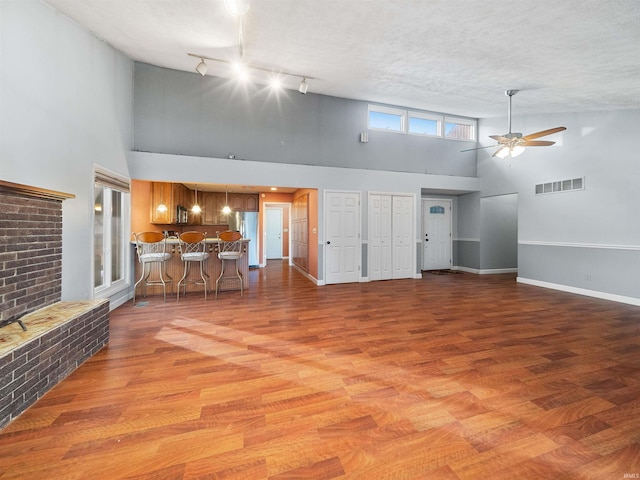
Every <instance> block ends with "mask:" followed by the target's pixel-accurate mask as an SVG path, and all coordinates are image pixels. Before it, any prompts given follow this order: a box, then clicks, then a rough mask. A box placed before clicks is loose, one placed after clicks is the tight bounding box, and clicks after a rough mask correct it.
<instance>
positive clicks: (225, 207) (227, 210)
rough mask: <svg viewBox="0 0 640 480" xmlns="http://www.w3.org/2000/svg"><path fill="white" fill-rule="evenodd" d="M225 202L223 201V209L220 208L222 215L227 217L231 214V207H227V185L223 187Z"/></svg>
mask: <svg viewBox="0 0 640 480" xmlns="http://www.w3.org/2000/svg"><path fill="white" fill-rule="evenodd" d="M225 192H226V193H225V201H224V207H222V213H224V214H225V215H229V214H230V213H231V207H230V206H229V186H228V185H227V186H226V187H225Z"/></svg>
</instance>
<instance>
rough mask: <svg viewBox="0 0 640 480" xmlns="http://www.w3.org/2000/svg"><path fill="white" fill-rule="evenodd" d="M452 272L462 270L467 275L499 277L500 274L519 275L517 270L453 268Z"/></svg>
mask: <svg viewBox="0 0 640 480" xmlns="http://www.w3.org/2000/svg"><path fill="white" fill-rule="evenodd" d="M451 270H460V271H462V272H467V273H475V274H476V275H497V274H500V273H518V269H517V268H485V269H478V268H469V267H452V268H451Z"/></svg>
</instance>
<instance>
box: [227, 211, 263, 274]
mask: <svg viewBox="0 0 640 480" xmlns="http://www.w3.org/2000/svg"><path fill="white" fill-rule="evenodd" d="M229 230H236V231H238V232H240V233H241V234H242V236H243V237H244V238H248V239H249V240H250V242H249V245H247V253H248V254H249V266H250V267H257V266H259V265H260V260H259V259H258V212H232V213H230V214H229Z"/></svg>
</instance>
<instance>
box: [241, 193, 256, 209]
mask: <svg viewBox="0 0 640 480" xmlns="http://www.w3.org/2000/svg"><path fill="white" fill-rule="evenodd" d="M244 201H245V205H244V207H245V208H244V210H243V212H257V211H258V209H259V206H260V199H259V198H258V194H257V193H256V194H255V195H254V194H252V195H245V196H244Z"/></svg>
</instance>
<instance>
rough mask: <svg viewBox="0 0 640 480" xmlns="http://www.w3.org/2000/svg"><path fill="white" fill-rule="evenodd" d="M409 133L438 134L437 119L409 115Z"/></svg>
mask: <svg viewBox="0 0 640 480" xmlns="http://www.w3.org/2000/svg"><path fill="white" fill-rule="evenodd" d="M409 133H417V134H420V135H438V133H439V132H438V121H437V120H431V119H428V118H417V117H409Z"/></svg>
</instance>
